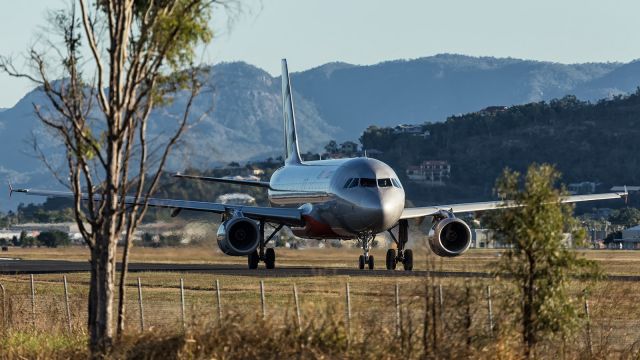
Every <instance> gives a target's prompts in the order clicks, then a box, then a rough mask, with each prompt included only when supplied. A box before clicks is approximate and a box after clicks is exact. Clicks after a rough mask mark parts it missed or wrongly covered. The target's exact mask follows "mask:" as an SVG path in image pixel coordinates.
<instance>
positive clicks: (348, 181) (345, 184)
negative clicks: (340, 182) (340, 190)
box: [344, 178, 355, 189]
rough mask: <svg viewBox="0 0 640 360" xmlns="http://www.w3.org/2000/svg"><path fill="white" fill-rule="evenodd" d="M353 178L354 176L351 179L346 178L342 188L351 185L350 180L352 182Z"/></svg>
mask: <svg viewBox="0 0 640 360" xmlns="http://www.w3.org/2000/svg"><path fill="white" fill-rule="evenodd" d="M353 180H355V179H354V178H351V179H349V180H347V182H346V183H344V188H345V189H346V188H348V187H351V186H350V185H351V182H352V181H353Z"/></svg>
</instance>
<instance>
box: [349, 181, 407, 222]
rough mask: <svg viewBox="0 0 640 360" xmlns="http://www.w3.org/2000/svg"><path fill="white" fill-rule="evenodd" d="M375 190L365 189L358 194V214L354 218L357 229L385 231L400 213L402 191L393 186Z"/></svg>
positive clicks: (402, 198)
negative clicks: (362, 192) (365, 191)
mask: <svg viewBox="0 0 640 360" xmlns="http://www.w3.org/2000/svg"><path fill="white" fill-rule="evenodd" d="M367 190H368V189H367ZM371 190H373V189H371ZM376 190H377V191H367V193H366V194H361V195H360V196H359V203H360V204H359V205H360V212H359V214H360V216H359V217H358V219H357V220H356V219H354V220H356V221H355V222H354V224H355V223H357V224H358V226H357V229H358V231H373V232H375V233H379V232H382V231H386V230H387V229H390V228H392V227H393V226H394V225H395V224H396V223H397V222H398V220H399V219H400V215H402V209H403V208H404V191H402V190H401V189H393V188H391V189H376Z"/></svg>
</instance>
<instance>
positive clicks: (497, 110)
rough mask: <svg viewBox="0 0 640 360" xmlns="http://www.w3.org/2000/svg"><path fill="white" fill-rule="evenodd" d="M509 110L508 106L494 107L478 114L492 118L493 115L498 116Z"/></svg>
mask: <svg viewBox="0 0 640 360" xmlns="http://www.w3.org/2000/svg"><path fill="white" fill-rule="evenodd" d="M508 109H509V108H508V107H507V106H503V105H494V106H487V107H486V108H484V109H482V110H480V111H478V114H480V115H481V116H491V115H496V114H498V113H501V112H503V111H507V110H508Z"/></svg>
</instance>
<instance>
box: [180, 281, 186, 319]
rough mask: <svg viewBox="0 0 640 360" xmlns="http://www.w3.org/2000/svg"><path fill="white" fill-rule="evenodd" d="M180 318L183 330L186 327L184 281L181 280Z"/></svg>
mask: <svg viewBox="0 0 640 360" xmlns="http://www.w3.org/2000/svg"><path fill="white" fill-rule="evenodd" d="M180 318H181V319H182V330H184V328H185V327H186V324H185V319H184V280H183V279H182V278H180Z"/></svg>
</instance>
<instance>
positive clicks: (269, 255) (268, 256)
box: [264, 248, 276, 269]
mask: <svg viewBox="0 0 640 360" xmlns="http://www.w3.org/2000/svg"><path fill="white" fill-rule="evenodd" d="M264 265H265V266H266V268H267V269H274V268H275V267H276V251H275V250H274V249H273V248H268V249H266V251H265V253H264Z"/></svg>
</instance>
